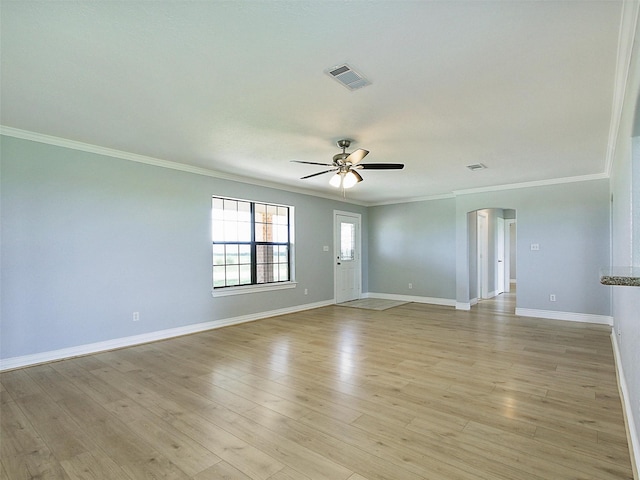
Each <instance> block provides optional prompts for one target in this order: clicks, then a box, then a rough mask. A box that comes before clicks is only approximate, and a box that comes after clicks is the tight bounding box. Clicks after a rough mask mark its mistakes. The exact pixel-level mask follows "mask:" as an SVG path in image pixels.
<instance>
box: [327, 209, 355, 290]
mask: <svg viewBox="0 0 640 480" xmlns="http://www.w3.org/2000/svg"><path fill="white" fill-rule="evenodd" d="M338 215H341V216H344V217H350V218H353V219H354V220H355V223H356V255H355V256H356V260H357V262H358V264H357V276H356V282H357V287H356V288H357V291H358V298H361V297H362V215H361V214H359V213H354V212H346V211H343V210H334V211H333V258H332V261H333V301H334V303H337V301H338V262H337V261H336V260H337V259H338V258H339V257H340V244H339V242H338V241H337V239H338Z"/></svg>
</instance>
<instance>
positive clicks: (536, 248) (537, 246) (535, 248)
mask: <svg viewBox="0 0 640 480" xmlns="http://www.w3.org/2000/svg"><path fill="white" fill-rule="evenodd" d="M531 250H534V251H537V250H540V244H539V243H532V244H531Z"/></svg>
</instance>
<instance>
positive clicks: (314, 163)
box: [290, 160, 333, 167]
mask: <svg viewBox="0 0 640 480" xmlns="http://www.w3.org/2000/svg"><path fill="white" fill-rule="evenodd" d="M290 161H291V162H295V163H306V164H308V165H322V166H323V167H333V163H318V162H305V161H303V160H290Z"/></svg>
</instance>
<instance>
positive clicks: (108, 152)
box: [0, 125, 610, 207]
mask: <svg viewBox="0 0 640 480" xmlns="http://www.w3.org/2000/svg"><path fill="white" fill-rule="evenodd" d="M0 135H5V136H8V137H14V138H20V139H23V140H30V141H33V142H38V143H45V144H48V145H54V146H58V147H63V148H69V149H72V150H80V151H83V152H88V153H94V154H97V155H103V156H107V157H113V158H118V159H121V160H128V161H131V162H137V163H143V164H146V165H153V166H156V167H161V168H169V169H172V170H178V171H181V172H187V173H192V174H195V175H204V176H207V177H213V178H219V179H222V180H229V181H232V182H240V183H245V184H248V185H256V186H259V187H265V188H273V189H276V190H282V191H286V192H291V193H298V194H300V195H309V196H312V197H319V198H325V199H327V200H334V201H338V202H343V203H349V204H352V205H358V206H361V207H377V206H383V205H397V204H403V203H413V202H428V201H434V200H445V199H451V198H455V197H457V196H460V195H470V194H474V193H485V192H496V191H502V190H514V189H519V188H529V187H541V186H546V185H558V184H563V183H574V182H586V181H590V180H601V179H608V178H609V177H610V175H609V174H608V173H597V174H592V175H581V176H576V177H563V178H554V179H549V180H538V181H533V182H523V183H512V184H505V185H493V186H488V187H479V188H470V189H466V190H454V191H453V192H451V193H446V194H440V195H430V196H424V197H412V198H408V199H398V200H391V201H386V202H364V201H358V200H353V199H347V198H344V197H341V196H337V195H327V194H323V193H321V192H316V191H314V190H307V189H302V188H297V187H293V186H290V185H284V184H279V183H272V182H264V181H259V180H256V179H253V178H249V177H242V176H239V175H232V174H229V173H223V172H218V171H216V170H210V169H207V168H202V167H195V166H192V165H186V164H184V163H178V162H172V161H170V160H163V159H159V158H154V157H148V156H145V155H139V154H137V153H130V152H125V151H122V150H116V149H113V148H106V147H100V146H97V145H91V144H88V143H83V142H78V141H75V140H68V139H65V138H60V137H54V136H52V135H44V134H42V133H36V132H30V131H28V130H21V129H18V128H13V127H7V126H5V125H0Z"/></svg>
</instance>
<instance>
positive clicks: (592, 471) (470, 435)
mask: <svg viewBox="0 0 640 480" xmlns="http://www.w3.org/2000/svg"><path fill="white" fill-rule="evenodd" d="M501 300H502V301H501V302H492V303H491V302H489V303H487V302H482V303H481V304H479V305H478V306H477V307H474V309H473V310H472V311H471V312H461V311H455V310H454V309H453V308H450V307H439V306H433V305H424V304H416V303H408V304H404V305H401V306H399V307H394V308H391V309H389V310H386V311H382V312H381V311H375V310H361V309H355V308H345V307H340V306H329V307H324V308H319V309H316V310H311V311H306V312H302V313H296V314H290V315H285V316H280V317H275V318H270V319H265V320H260V321H257V322H253V323H247V324H242V325H237V326H232V327H227V328H222V329H218V330H212V331H209V332H204V333H199V334H194V335H189V336H185V337H180V338H176V339H171V340H167V341H162V342H156V343H151V344H146V345H141V346H137V347H132V348H126V349H122V350H117V351H112V352H107V353H101V354H96V355H92V356H87V357H81V358H76V359H71V360H66V361H61V362H56V363H51V364H47V365H41V366H36V367H31V368H25V369H21V370H14V371H11V372H5V373H3V374H2V375H0V401H1V404H0V408H1V415H0V419H1V431H0V435H1V437H0V478H1V479H12V480H13V479H20V480H22V479H27V478H38V479H58V478H60V479H82V480H87V479H99V480H103V479H118V480H128V479H149V478H154V479H155V478H162V479H194V480H209V479H237V480H248V479H253V480H294V479H295V480H307V479H327V480H376V479H389V480H418V479H434V480H451V479H462V480H471V479H485V480H494V479H504V480H517V479H527V480H542V479H553V480H562V479H591V480H594V479H602V480H612V479H631V478H633V474H632V470H631V465H630V458H629V451H628V448H627V438H626V433H625V427H624V423H623V413H622V407H621V402H620V398H619V395H618V389H617V385H616V376H615V370H614V360H613V353H612V348H611V343H610V339H609V329H608V328H606V327H603V326H595V325H586V324H578V323H570V322H558V321H549V320H541V319H531V318H520V317H516V316H515V315H513V314H512V313H510V312H511V310H512V308H511V306H510V301H509V296H508V295H505V296H503V297H502V299H501Z"/></svg>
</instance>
